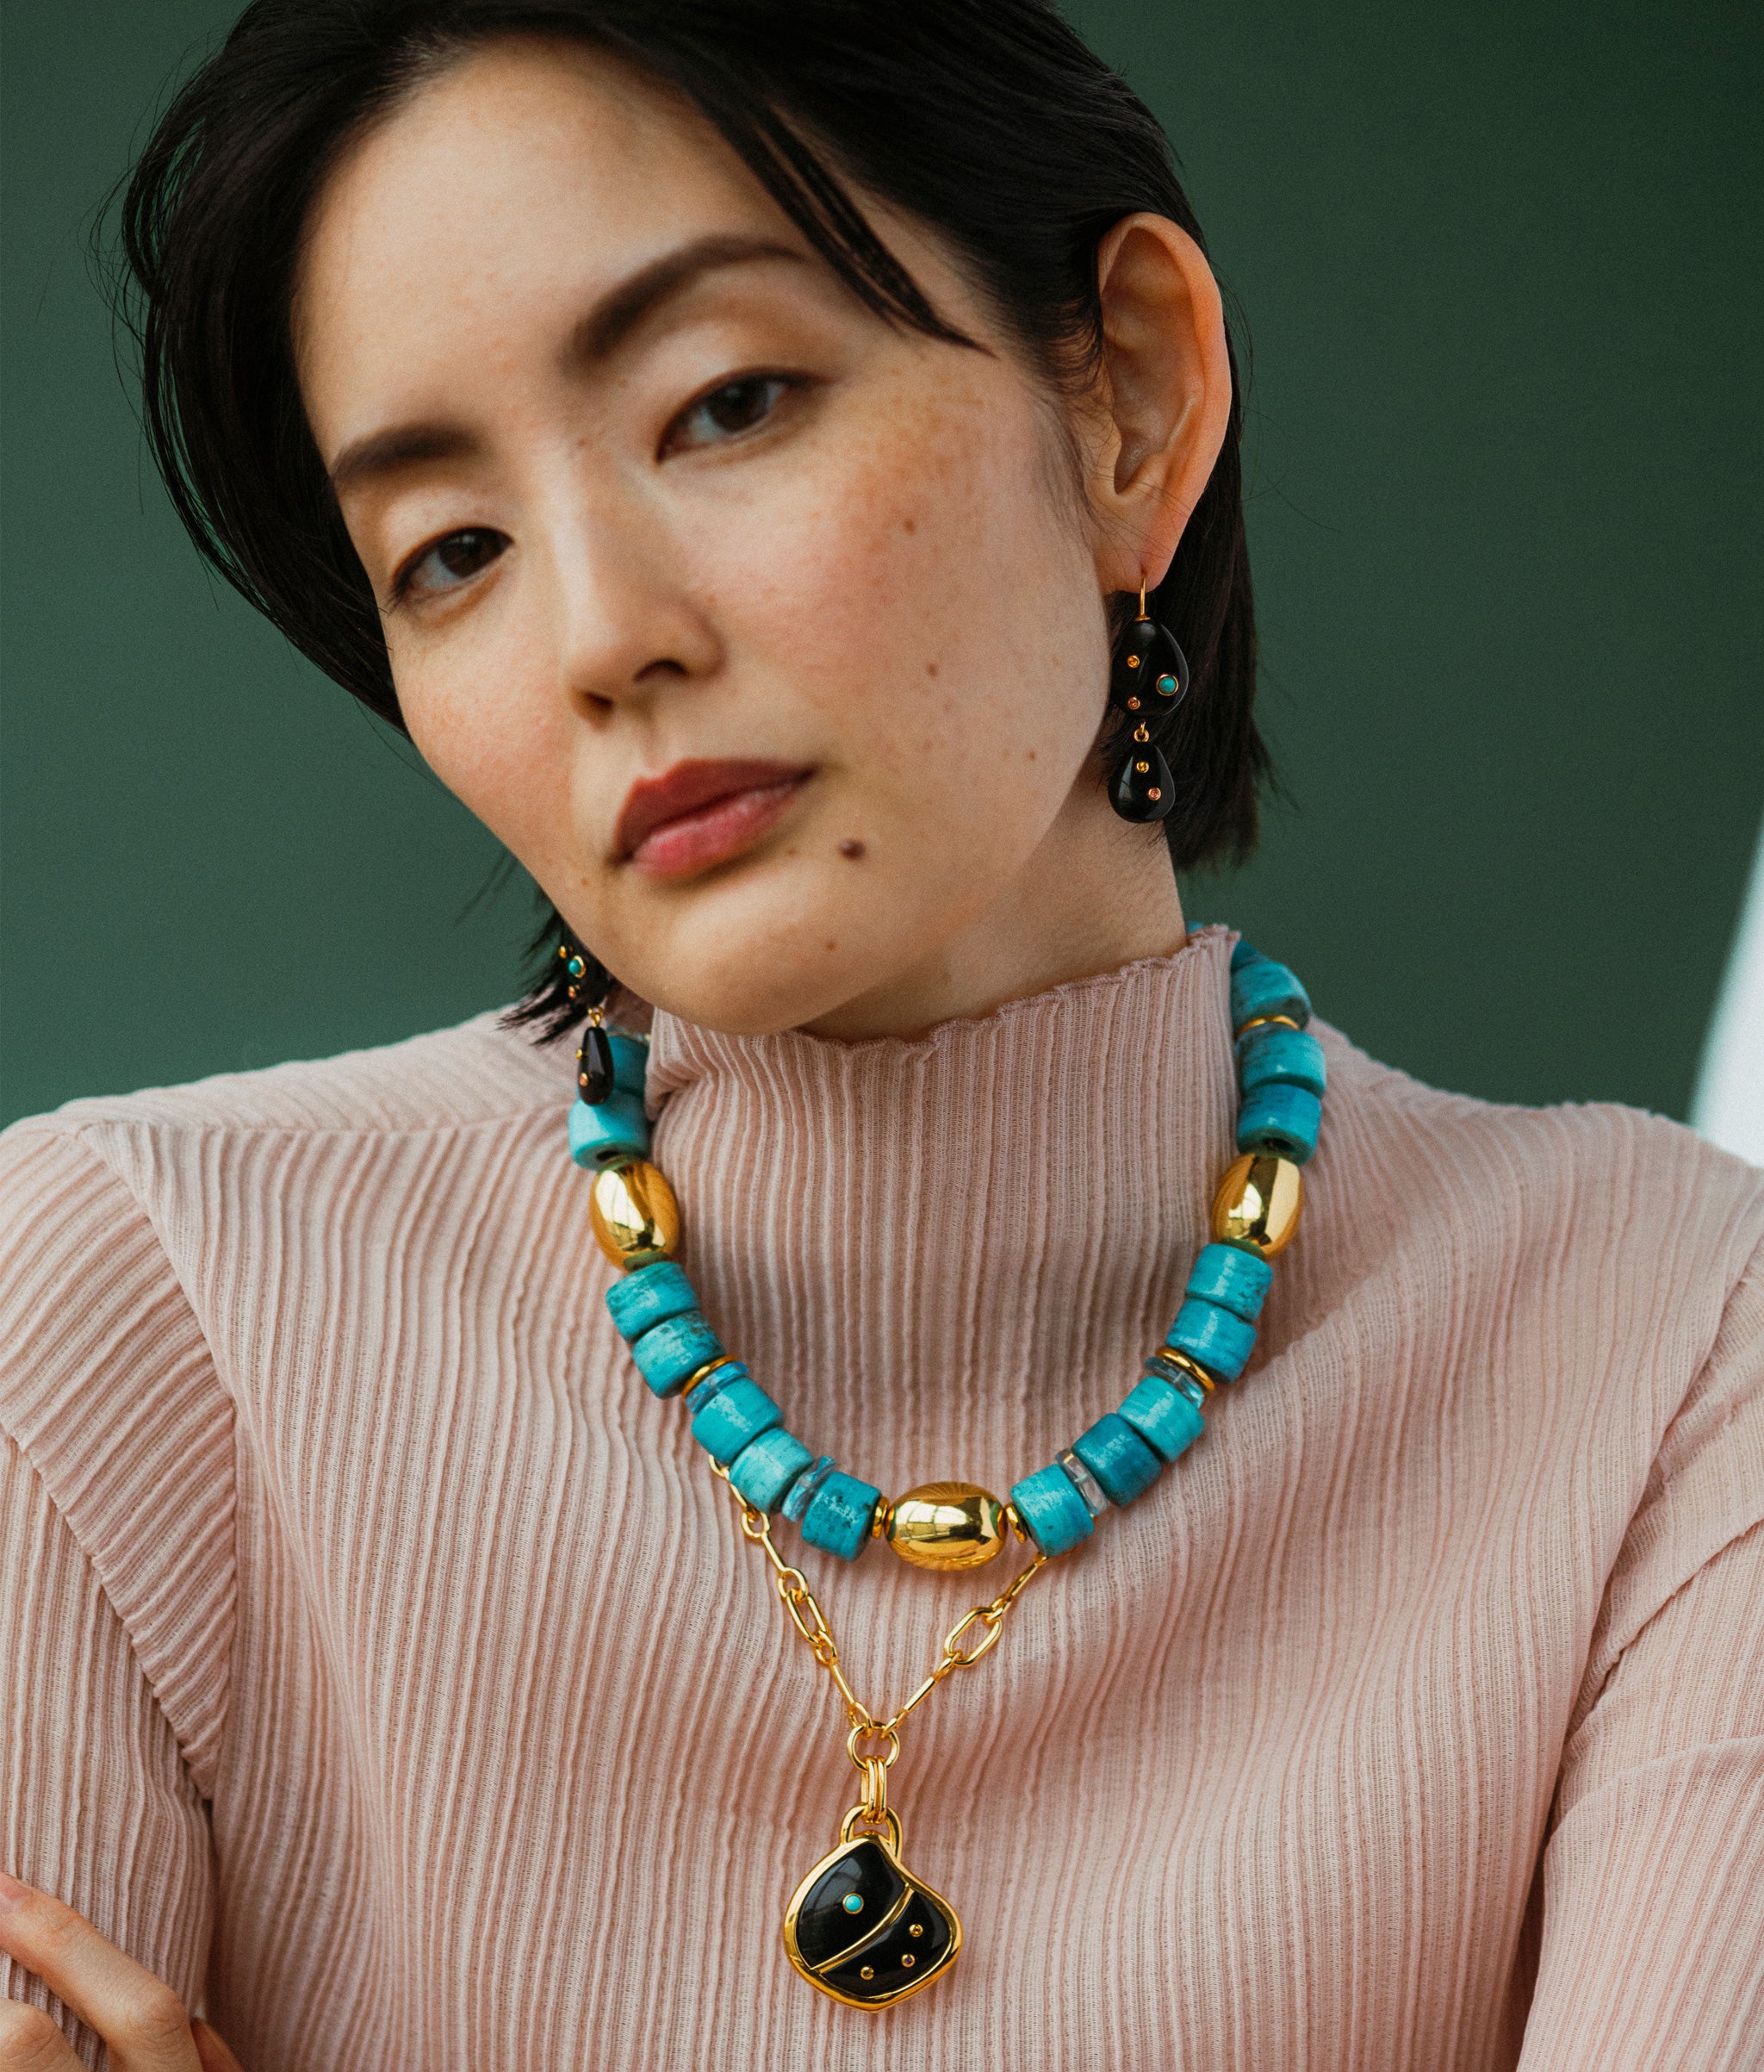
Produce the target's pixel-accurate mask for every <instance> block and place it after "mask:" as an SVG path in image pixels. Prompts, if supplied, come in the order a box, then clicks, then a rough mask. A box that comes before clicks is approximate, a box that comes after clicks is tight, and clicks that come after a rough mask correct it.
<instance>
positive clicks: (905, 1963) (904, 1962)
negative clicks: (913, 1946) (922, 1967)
mask: <svg viewBox="0 0 1764 2072" xmlns="http://www.w3.org/2000/svg"><path fill="white" fill-rule="evenodd" d="M917 1961H918V1960H917V1959H916V1957H914V1956H913V1954H912V1952H911V1951H908V1952H907V1954H906V1955H905V1956H904V1957H902V1959H901V1960H900V1968H901V1969H902V1970H903V1971H910V1970H911V1969H912V1968H913V1966H914V1964H915V1963H916V1962H917Z"/></svg>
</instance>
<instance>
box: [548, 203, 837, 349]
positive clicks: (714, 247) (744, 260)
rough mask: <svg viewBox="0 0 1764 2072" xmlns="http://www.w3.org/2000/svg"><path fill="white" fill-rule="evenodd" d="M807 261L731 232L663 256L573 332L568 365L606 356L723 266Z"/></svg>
mask: <svg viewBox="0 0 1764 2072" xmlns="http://www.w3.org/2000/svg"><path fill="white" fill-rule="evenodd" d="M806 257H807V255H806V254H805V253H804V252H798V251H797V250H795V249H794V248H793V247H792V246H789V245H781V244H780V243H779V242H778V240H776V239H775V238H762V237H751V236H749V237H741V236H736V235H734V234H732V233H729V232H726V231H724V232H716V231H713V232H711V233H710V234H709V235H708V236H705V237H702V238H694V239H693V241H692V242H691V243H690V244H689V245H682V246H679V247H678V249H677V250H675V251H673V252H662V254H661V256H660V257H659V258H653V259H651V260H650V261H649V264H648V265H647V266H640V267H639V268H638V269H637V271H636V272H635V273H634V274H632V275H631V277H630V279H629V280H628V281H623V282H621V283H619V285H618V287H617V288H613V289H608V291H607V292H606V294H605V295H604V296H601V297H600V299H599V302H596V303H595V304H594V307H593V308H592V309H590V310H589V311H588V313H587V315H586V316H584V317H583V318H582V320H581V322H580V323H579V324H577V325H576V327H575V330H574V331H573V332H572V333H570V339H569V344H568V345H567V346H566V347H565V348H564V359H565V362H566V364H568V366H570V367H573V368H581V367H587V366H592V365H594V364H598V363H599V361H601V360H604V359H606V358H608V357H609V356H610V355H611V354H612V353H613V352H617V351H618V347H619V346H620V345H623V344H624V341H625V339H627V338H629V337H630V334H631V333H632V332H633V331H635V330H636V329H637V326H638V325H639V324H641V323H643V321H644V320H645V319H646V318H648V317H650V316H652V315H654V314H655V311H656V310H657V309H658V308H660V307H661V306H662V303H664V302H667V301H668V299H669V298H670V297H671V296H676V295H679V294H680V293H681V292H682V291H683V290H685V289H687V288H690V287H691V286H692V285H693V283H694V282H695V281H697V280H699V279H701V278H702V277H703V276H704V275H705V274H707V273H711V272H714V271H716V270H717V268H718V267H721V266H740V265H744V264H748V263H749V262H751V261H752V260H755V259H790V260H792V261H796V262H798V263H800V262H801V261H803V260H804V258H806Z"/></svg>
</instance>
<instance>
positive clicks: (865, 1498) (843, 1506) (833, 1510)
mask: <svg viewBox="0 0 1764 2072" xmlns="http://www.w3.org/2000/svg"><path fill="white" fill-rule="evenodd" d="M881 1501H882V1492H881V1490H878V1489H873V1488H872V1487H871V1486H870V1484H868V1483H867V1482H860V1481H859V1480H858V1478H857V1477H856V1476H855V1475H842V1474H841V1473H840V1472H839V1470H838V1469H837V1468H835V1469H834V1471H833V1472H832V1473H831V1474H830V1475H829V1476H828V1477H827V1478H826V1480H825V1481H824V1482H823V1484H821V1486H820V1488H819V1489H818V1490H816V1492H815V1497H814V1501H813V1503H811V1504H810V1506H809V1508H808V1509H807V1510H805V1511H804V1513H803V1523H802V1534H803V1538H804V1540H807V1541H808V1543H809V1545H810V1546H818V1547H819V1548H820V1549H821V1551H822V1552H823V1553H828V1554H837V1555H838V1556H839V1558H840V1559H841V1560H842V1561H855V1560H856V1559H857V1558H858V1556H859V1555H860V1553H862V1552H863V1551H864V1542H865V1541H866V1540H867V1539H868V1538H869V1537H870V1528H871V1526H872V1525H873V1523H874V1521H875V1517H876V1506H877V1505H878V1504H879V1503H881Z"/></svg>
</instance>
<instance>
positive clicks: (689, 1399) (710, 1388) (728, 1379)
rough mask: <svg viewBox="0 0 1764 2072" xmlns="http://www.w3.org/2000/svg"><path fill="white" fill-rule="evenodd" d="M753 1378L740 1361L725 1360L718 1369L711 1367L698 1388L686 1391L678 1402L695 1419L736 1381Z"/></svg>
mask: <svg viewBox="0 0 1764 2072" xmlns="http://www.w3.org/2000/svg"><path fill="white" fill-rule="evenodd" d="M752 1379H753V1376H752V1375H751V1374H749V1373H748V1371H747V1368H746V1366H744V1365H743V1364H742V1362H741V1361H740V1360H724V1363H723V1365H722V1366H720V1367H712V1368H711V1372H709V1373H708V1374H707V1375H705V1378H704V1379H703V1380H702V1381H701V1382H700V1383H699V1384H698V1386H697V1387H696V1388H692V1389H688V1390H687V1391H686V1394H685V1395H684V1396H682V1397H680V1401H681V1402H682V1403H684V1404H685V1405H686V1409H688V1410H690V1411H691V1412H692V1414H693V1416H694V1417H696V1416H698V1414H699V1411H700V1410H702V1409H704V1407H705V1404H706V1403H709V1402H710V1400H711V1397H713V1396H719V1395H721V1394H722V1392H723V1391H724V1389H727V1388H730V1387H732V1386H733V1385H734V1384H735V1383H736V1382H737V1381H751V1380H752Z"/></svg>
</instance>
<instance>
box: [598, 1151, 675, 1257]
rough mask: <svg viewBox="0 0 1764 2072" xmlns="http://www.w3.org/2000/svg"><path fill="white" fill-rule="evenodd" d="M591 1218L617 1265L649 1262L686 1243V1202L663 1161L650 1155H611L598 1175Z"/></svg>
mask: <svg viewBox="0 0 1764 2072" xmlns="http://www.w3.org/2000/svg"><path fill="white" fill-rule="evenodd" d="M588 1221H589V1222H590V1223H592V1224H593V1229H594V1235H595V1236H596V1238H598V1239H599V1244H600V1249H601V1250H602V1251H603V1252H604V1253H605V1254H606V1256H607V1258H608V1259H610V1260H612V1263H613V1265H614V1266H649V1265H651V1264H652V1263H653V1262H654V1261H655V1260H658V1259H668V1258H669V1257H671V1256H672V1254H673V1253H674V1248H675V1247H676V1246H677V1245H678V1244H679V1242H680V1204H679V1203H678V1202H676V1201H675V1200H674V1190H673V1188H672V1187H670V1186H669V1185H668V1179H667V1176H666V1174H665V1173H663V1172H662V1168H661V1167H659V1166H652V1165H651V1164H650V1163H649V1160H648V1159H646V1158H616V1159H612V1160H609V1161H608V1162H607V1163H606V1165H604V1166H603V1167H601V1168H600V1170H599V1173H596V1174H595V1176H594V1187H593V1192H592V1193H591V1194H590V1195H589V1197H588Z"/></svg>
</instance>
